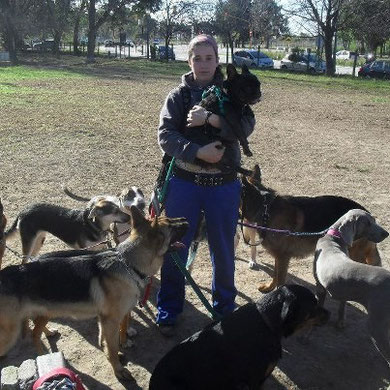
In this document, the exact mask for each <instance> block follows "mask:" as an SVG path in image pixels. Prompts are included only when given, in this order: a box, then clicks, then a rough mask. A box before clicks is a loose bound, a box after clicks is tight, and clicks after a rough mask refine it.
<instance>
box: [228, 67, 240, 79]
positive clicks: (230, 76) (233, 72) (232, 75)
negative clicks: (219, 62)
mask: <svg viewBox="0 0 390 390" xmlns="http://www.w3.org/2000/svg"><path fill="white" fill-rule="evenodd" d="M226 73H227V79H228V80H232V79H234V78H235V77H237V75H238V73H237V70H236V67H235V66H234V65H233V64H228V65H227V67H226Z"/></svg>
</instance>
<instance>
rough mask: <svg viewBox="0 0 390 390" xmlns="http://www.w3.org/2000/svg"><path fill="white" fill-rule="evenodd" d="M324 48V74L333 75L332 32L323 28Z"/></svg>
mask: <svg viewBox="0 0 390 390" xmlns="http://www.w3.org/2000/svg"><path fill="white" fill-rule="evenodd" d="M324 48H325V60H326V75H327V76H334V74H335V67H334V61H333V32H332V30H331V29H329V28H327V29H324Z"/></svg>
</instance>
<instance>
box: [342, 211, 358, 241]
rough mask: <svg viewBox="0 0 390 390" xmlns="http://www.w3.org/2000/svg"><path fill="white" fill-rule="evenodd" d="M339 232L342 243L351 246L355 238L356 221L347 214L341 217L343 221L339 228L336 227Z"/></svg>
mask: <svg viewBox="0 0 390 390" xmlns="http://www.w3.org/2000/svg"><path fill="white" fill-rule="evenodd" d="M337 230H338V231H339V232H340V234H341V237H342V238H343V241H344V242H345V243H346V244H347V245H348V246H352V243H353V241H354V240H355V236H356V220H355V219H354V218H353V217H351V216H350V213H347V214H345V215H344V216H343V221H342V223H341V225H340V226H338V227H337Z"/></svg>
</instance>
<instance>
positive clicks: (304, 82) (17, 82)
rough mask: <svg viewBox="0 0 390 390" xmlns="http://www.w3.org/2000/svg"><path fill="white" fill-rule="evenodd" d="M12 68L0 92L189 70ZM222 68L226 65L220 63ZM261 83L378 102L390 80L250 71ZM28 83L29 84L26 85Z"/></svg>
mask: <svg viewBox="0 0 390 390" xmlns="http://www.w3.org/2000/svg"><path fill="white" fill-rule="evenodd" d="M24 62H25V65H19V66H15V67H11V66H8V67H0V95H9V94H13V93H27V92H29V91H32V88H31V85H35V86H39V85H40V83H41V82H42V85H40V86H41V87H43V88H44V87H45V86H48V83H47V82H49V81H50V80H52V79H56V80H61V79H69V78H81V79H82V78H88V77H103V78H104V77H109V78H112V77H118V78H120V77H124V78H130V77H137V78H138V79H139V78H142V79H143V80H145V81H146V80H147V79H151V81H152V80H155V79H158V78H161V77H163V78H172V79H174V80H177V78H178V77H180V75H181V74H183V73H185V72H187V71H188V70H189V68H188V64H187V63H186V62H179V61H178V62H169V63H165V62H159V61H154V62H152V61H146V60H143V59H134V58H133V59H127V60H115V59H100V58H99V59H98V60H97V63H96V64H93V65H86V64H85V63H84V58H80V57H73V56H62V57H61V59H60V60H58V59H55V58H54V57H52V58H51V57H49V56H46V57H45V58H43V59H42V58H38V59H37V58H35V59H34V62H32V61H31V62H30V63H29V62H28V58H27V60H26V58H25V61H24ZM223 67H224V68H225V65H223ZM253 72H254V73H255V74H257V75H258V76H259V77H260V79H261V80H262V82H268V83H271V84H272V83H278V84H280V83H288V84H295V85H297V86H302V87H310V88H311V87H313V88H326V89H347V90H348V89H352V90H359V91H361V92H366V93H370V94H372V95H374V96H376V97H375V99H374V100H375V102H377V103H389V98H388V97H386V95H387V96H390V82H388V81H382V80H366V79H360V78H357V77H354V78H353V77H351V76H336V77H327V76H324V75H315V76H312V75H308V74H303V73H293V72H291V73H289V72H280V71H278V70H266V71H264V70H253ZM26 84H28V85H26Z"/></svg>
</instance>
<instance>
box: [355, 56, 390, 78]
mask: <svg viewBox="0 0 390 390" xmlns="http://www.w3.org/2000/svg"><path fill="white" fill-rule="evenodd" d="M358 76H360V77H365V78H368V79H369V78H377V79H385V80H390V61H384V60H375V61H373V62H368V63H367V64H364V65H363V66H362V67H361V68H360V69H359V71H358Z"/></svg>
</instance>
